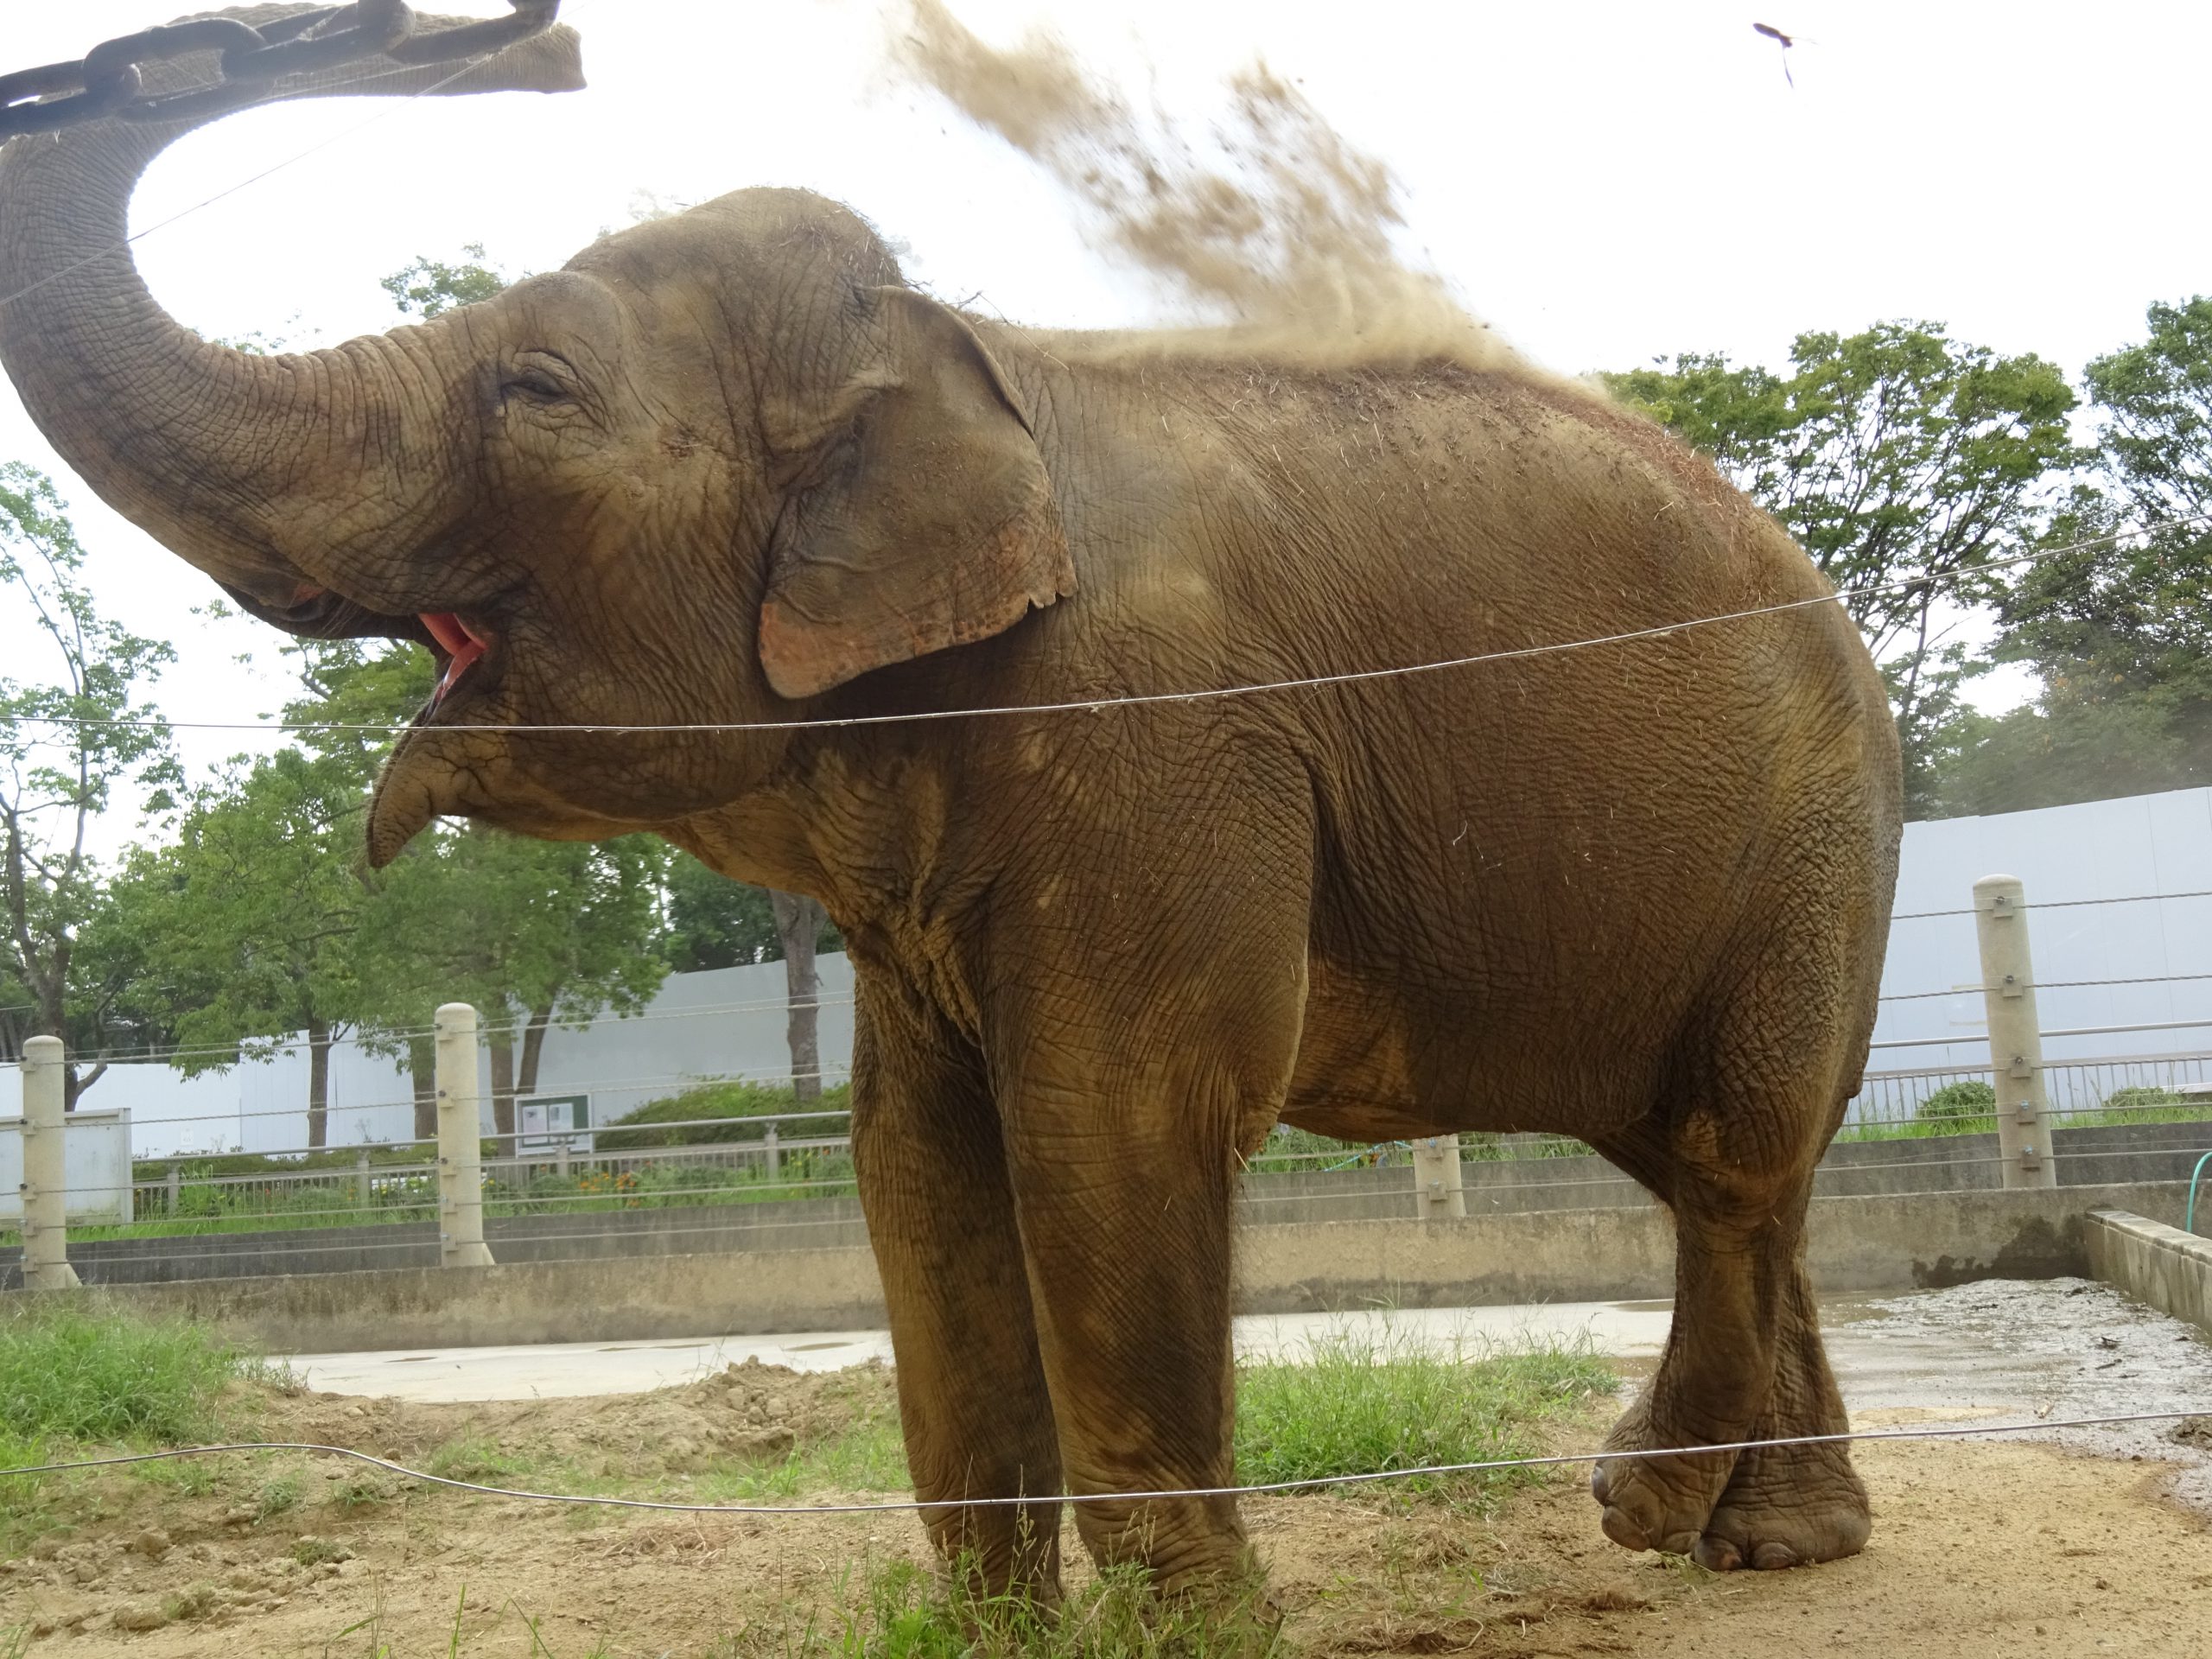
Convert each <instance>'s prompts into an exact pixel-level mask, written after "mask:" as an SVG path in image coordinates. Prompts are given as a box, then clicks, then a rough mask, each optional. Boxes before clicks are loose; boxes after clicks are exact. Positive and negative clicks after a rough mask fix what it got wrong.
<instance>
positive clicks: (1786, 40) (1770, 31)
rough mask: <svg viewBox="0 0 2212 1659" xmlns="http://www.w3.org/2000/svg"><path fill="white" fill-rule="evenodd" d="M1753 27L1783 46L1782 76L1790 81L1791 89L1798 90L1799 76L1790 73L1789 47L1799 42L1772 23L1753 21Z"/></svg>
mask: <svg viewBox="0 0 2212 1659" xmlns="http://www.w3.org/2000/svg"><path fill="white" fill-rule="evenodd" d="M1751 27H1752V29H1755V30H1757V31H1758V33H1759V34H1761V35H1765V36H1766V37H1767V39H1769V40H1770V41H1777V42H1778V43H1779V44H1780V46H1781V48H1782V78H1783V79H1784V80H1786V81H1788V82H1789V90H1790V91H1791V92H1796V90H1797V77H1796V76H1795V75H1793V74H1791V73H1789V48H1791V47H1793V46H1795V45H1796V44H1797V42H1796V41H1794V40H1792V39H1791V38H1790V37H1789V35H1785V34H1783V32H1782V31H1781V30H1780V29H1777V28H1776V27H1775V26H1774V25H1773V24H1772V23H1753V24H1752V25H1751Z"/></svg>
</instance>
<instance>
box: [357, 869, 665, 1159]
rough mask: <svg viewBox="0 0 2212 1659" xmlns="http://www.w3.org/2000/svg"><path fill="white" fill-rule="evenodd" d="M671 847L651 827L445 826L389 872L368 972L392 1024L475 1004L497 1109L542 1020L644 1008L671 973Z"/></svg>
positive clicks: (534, 1045) (368, 939)
mask: <svg viewBox="0 0 2212 1659" xmlns="http://www.w3.org/2000/svg"><path fill="white" fill-rule="evenodd" d="M665 861H666V851H665V849H664V846H663V845H662V843H661V842H659V841H658V840H657V839H655V838H653V837H652V836H623V837H621V838H620V839H619V840H615V841H609V842H543V841H530V840H525V839H524V838H523V837H521V836H512V835H509V834H507V833H505V831H503V830H498V829H480V828H474V827H469V826H462V825H442V826H440V827H439V828H437V829H435V830H434V831H433V832H431V833H430V834H428V835H425V836H419V837H417V839H416V841H415V842H413V843H411V844H410V846H409V848H408V849H407V851H406V852H405V853H404V854H403V855H401V856H400V857H399V858H398V859H397V860H396V861H394V862H393V863H392V864H391V867H390V868H388V869H386V870H385V872H384V874H383V880H382V885H381V888H380V891H379V893H378V902H377V904H376V906H375V907H374V908H373V910H372V912H371V914H370V917H369V921H368V925H367V927H366V929H365V937H364V938H363V939H362V941H361V944H362V963H363V968H362V971H363V972H364V974H365V976H366V977H367V979H368V981H369V982H370V984H371V986H372V988H373V990H372V1001H373V1002H374V1003H375V1004H376V1005H377V1006H378V1008H379V1010H380V1014H379V1023H380V1024H382V1025H383V1026H384V1027H385V1028H386V1029H388V1030H405V1029H407V1028H409V1027H410V1025H411V1026H412V1027H415V1028H416V1029H419V1028H420V1027H422V1026H423V1025H424V1024H427V1022H428V1018H429V1014H430V1012H431V1010H432V1009H433V1008H435V1007H436V1005H437V1004H439V1003H441V1002H448V1001H467V1002H469V1003H472V1004H474V1006H475V1007H477V1008H478V1009H479V1010H480V1013H481V1014H482V1016H483V1020H484V1027H483V1028H484V1033H485V1039H486V1043H487V1044H488V1045H489V1046H490V1048H491V1051H492V1102H493V1121H494V1123H495V1125H496V1127H497V1128H498V1130H499V1133H500V1134H502V1135H506V1134H512V1132H513V1129H514V1103H515V1097H516V1096H518V1094H522V1095H526V1094H529V1093H531V1091H532V1090H535V1089H536V1087H537V1070H538V1062H539V1057H540V1055H541V1052H542V1051H543V1045H544V1041H545V1035H546V1033H547V1032H548V1031H549V1030H550V1028H551V1027H553V1026H554V1025H556V1024H561V1025H566V1026H569V1027H574V1028H576V1029H582V1027H586V1026H588V1025H589V1024H591V1022H592V1021H593V1020H595V1019H597V1018H599V1017H600V1016H601V1014H604V1013H606V1012H607V1011H608V1010H609V1009H612V1010H613V1011H614V1012H615V1013H617V1014H623V1015H627V1014H636V1013H639V1012H640V1011H641V1010H642V1009H643V1008H644V1007H645V1005H646V1004H647V1003H648V1002H650V1001H652V997H653V995H654V993H655V992H657V991H658V989H659V988H660V985H661V982H662V981H663V979H664V978H665V977H666V976H667V973H668V963H667V961H666V959H665V958H664V957H662V955H661V954H660V952H659V950H658V948H657V947H658V938H659V933H660V893H661V876H662V870H663V868H664V863H665Z"/></svg>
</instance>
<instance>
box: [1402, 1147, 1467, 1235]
mask: <svg viewBox="0 0 2212 1659" xmlns="http://www.w3.org/2000/svg"><path fill="white" fill-rule="evenodd" d="M1466 1213H1467V1193H1466V1188H1465V1185H1464V1176H1463V1173H1462V1172H1461V1170H1460V1168H1459V1136H1458V1135H1431V1136H1429V1137H1427V1139H1425V1140H1421V1141H1414V1215H1415V1216H1417V1217H1420V1218H1421V1220H1423V1221H1429V1220H1433V1219H1434V1218H1435V1217H1439V1216H1464V1215H1465V1214H1466Z"/></svg>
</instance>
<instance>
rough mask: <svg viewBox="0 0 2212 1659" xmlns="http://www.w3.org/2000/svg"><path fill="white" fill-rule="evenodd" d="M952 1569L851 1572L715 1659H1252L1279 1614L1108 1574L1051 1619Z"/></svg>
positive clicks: (1248, 1602)
mask: <svg viewBox="0 0 2212 1659" xmlns="http://www.w3.org/2000/svg"><path fill="white" fill-rule="evenodd" d="M967 1582H968V1575H966V1574H963V1573H958V1572H957V1571H956V1572H955V1573H951V1574H949V1575H948V1580H947V1582H946V1583H945V1584H944V1585H943V1586H940V1584H939V1583H938V1580H937V1579H936V1578H935V1576H934V1575H933V1574H931V1573H928V1572H927V1571H925V1569H923V1568H921V1567H916V1566H914V1565H913V1564H912V1562H909V1561H900V1560H893V1561H876V1560H864V1561H861V1562H860V1563H857V1564H855V1566H853V1567H849V1568H848V1569H847V1570H846V1572H845V1573H844V1574H843V1575H842V1577H841V1578H840V1579H839V1580H837V1582H836V1585H835V1586H833V1588H832V1591H831V1593H830V1596H829V1599H827V1600H826V1601H825V1602H823V1603H819V1604H817V1605H814V1606H812V1607H810V1608H807V1609H804V1610H803V1611H802V1610H801V1609H798V1608H793V1607H786V1608H785V1611H783V1613H782V1615H781V1616H780V1618H779V1619H778V1620H777V1621H776V1622H774V1623H766V1622H758V1623H755V1624H750V1625H747V1627H745V1628H744V1629H743V1630H739V1631H738V1632H737V1633H736V1634H734V1636H732V1637H728V1639H726V1640H725V1641H724V1642H723V1643H721V1644H719V1645H718V1646H717V1647H715V1649H713V1653H714V1656H715V1659H1013V1656H1016V1655H1019V1656H1020V1659H1231V1656H1234V1659H1261V1656H1263V1655H1265V1654H1266V1653H1268V1651H1269V1650H1270V1649H1273V1648H1274V1645H1275V1641H1276V1623H1277V1620H1276V1615H1275V1613H1274V1609H1273V1607H1272V1605H1270V1604H1269V1603H1268V1600H1267V1599H1266V1595H1265V1592H1264V1590H1263V1589H1262V1586H1260V1585H1259V1584H1258V1583H1257V1582H1256V1581H1255V1582H1254V1583H1253V1584H1251V1585H1249V1586H1237V1587H1236V1588H1234V1589H1232V1590H1231V1591H1230V1592H1229V1593H1228V1594H1226V1595H1224V1596H1222V1597H1218V1598H1216V1599H1211V1600H1201V1599H1195V1598H1193V1599H1161V1598H1160V1597H1159V1596H1157V1595H1155V1594H1154V1592H1153V1591H1152V1588H1151V1586H1150V1585H1149V1584H1148V1583H1147V1580H1146V1579H1145V1576H1144V1574H1143V1573H1142V1572H1141V1570H1138V1569H1136V1568H1133V1567H1119V1568H1109V1569H1108V1570H1106V1571H1105V1572H1103V1573H1100V1574H1099V1575H1098V1576H1097V1577H1096V1579H1095V1580H1091V1581H1090V1582H1088V1583H1083V1584H1078V1585H1077V1586H1073V1587H1072V1588H1071V1593H1070V1594H1069V1596H1068V1599H1067V1600H1066V1602H1065V1604H1064V1605H1062V1607H1061V1608H1060V1610H1059V1611H1058V1614H1057V1615H1056V1616H1055V1615H1048V1614H1046V1613H1044V1612H1042V1611H1039V1609H1037V1608H1036V1607H1035V1606H1033V1605H1032V1604H1030V1603H1029V1602H1027V1601H1026V1600H1021V1599H1014V1598H1009V1597H997V1598H986V1597H983V1596H981V1595H979V1594H977V1593H976V1592H974V1591H972V1590H970V1589H969V1588H967V1587H966V1584H967Z"/></svg>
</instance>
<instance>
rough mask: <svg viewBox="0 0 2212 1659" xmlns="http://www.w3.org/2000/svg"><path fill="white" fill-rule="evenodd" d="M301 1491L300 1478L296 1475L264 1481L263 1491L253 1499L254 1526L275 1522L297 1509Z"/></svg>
mask: <svg viewBox="0 0 2212 1659" xmlns="http://www.w3.org/2000/svg"><path fill="white" fill-rule="evenodd" d="M301 1491H302V1486H301V1481H300V1478H299V1476H298V1475H296V1474H285V1475H278V1476H277V1477H275V1478H273V1479H270V1480H268V1481H264V1483H263V1484H262V1488H261V1490H260V1491H258V1492H256V1493H255V1494H254V1497H253V1521H254V1524H255V1525H256V1526H259V1525H260V1524H261V1523H262V1522H264V1521H270V1520H274V1519H275V1518H276V1517H277V1516H280V1515H283V1513H284V1512H285V1511H286V1510H292V1509H296V1508H297V1507H298V1505H299V1502H300V1493H301Z"/></svg>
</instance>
